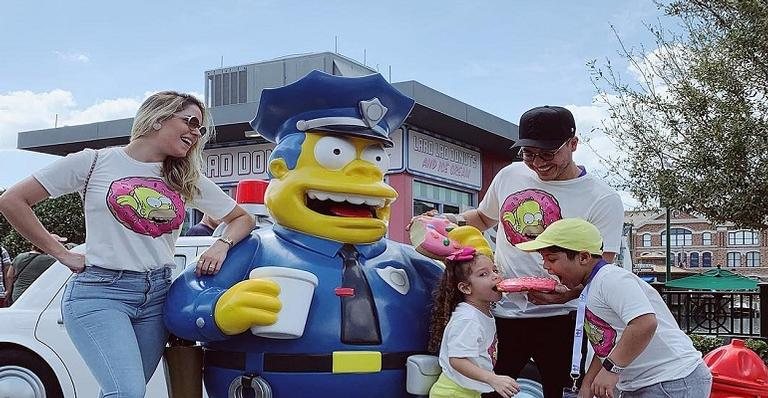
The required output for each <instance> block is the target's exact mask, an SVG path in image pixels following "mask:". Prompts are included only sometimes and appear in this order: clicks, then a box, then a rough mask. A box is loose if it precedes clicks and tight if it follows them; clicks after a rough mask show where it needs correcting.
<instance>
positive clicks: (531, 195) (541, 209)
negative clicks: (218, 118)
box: [499, 189, 563, 245]
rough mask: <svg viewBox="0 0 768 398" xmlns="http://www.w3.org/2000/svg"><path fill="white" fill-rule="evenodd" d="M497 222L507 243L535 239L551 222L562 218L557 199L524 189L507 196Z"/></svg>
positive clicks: (538, 190)
mask: <svg viewBox="0 0 768 398" xmlns="http://www.w3.org/2000/svg"><path fill="white" fill-rule="evenodd" d="M499 213H500V217H499V220H500V221H501V225H502V226H503V227H504V235H505V236H506V237H507V240H508V241H509V243H511V244H513V245H516V244H518V243H522V242H527V241H529V240H532V239H536V237H537V236H539V234H541V233H542V232H544V229H546V228H547V226H549V224H552V223H553V222H555V221H557V220H559V219H561V218H563V216H562V214H561V212H560V204H559V203H557V199H555V197H554V196H552V195H550V194H549V193H547V192H544V191H542V190H540V189H524V190H522V191H518V192H515V193H513V194H512V195H509V196H507V199H506V200H504V203H503V204H502V205H501V210H500V212H499Z"/></svg>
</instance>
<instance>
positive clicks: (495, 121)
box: [18, 52, 517, 242]
mask: <svg viewBox="0 0 768 398" xmlns="http://www.w3.org/2000/svg"><path fill="white" fill-rule="evenodd" d="M314 69H317V70H320V71H323V72H326V73H332V74H334V75H339V76H363V75H368V74H371V73H376V71H375V70H374V69H371V68H370V67H368V66H366V65H363V64H361V63H359V62H357V61H355V60H352V59H349V58H346V57H344V56H341V55H339V54H335V53H328V52H324V53H316V54H309V55H300V56H291V57H284V58H279V59H275V60H270V61H265V62H258V63H253V64H247V65H240V66H233V67H226V68H219V69H214V70H209V71H206V72H205V82H204V92H205V103H206V105H208V106H209V107H210V110H211V114H212V115H213V122H214V124H215V127H216V137H215V139H214V140H212V142H210V143H209V144H208V146H207V147H206V149H205V150H204V152H203V168H204V170H203V171H204V173H205V175H206V176H208V177H209V178H211V179H212V180H213V181H214V182H216V183H217V184H219V185H220V186H221V187H222V188H223V189H224V190H225V191H226V192H229V193H230V195H232V196H234V194H235V192H234V191H235V187H236V185H237V183H238V181H240V180H243V179H254V178H255V179H268V178H269V176H268V175H267V162H268V160H269V156H270V154H271V153H272V149H273V148H274V144H273V143H271V142H268V141H266V140H265V139H264V138H262V137H260V136H259V135H258V134H257V133H256V132H254V131H252V129H251V126H250V124H249V122H250V121H251V120H252V119H253V117H254V115H255V114H256V110H257V109H258V105H259V97H260V94H261V89H263V88H269V87H280V86H284V85H287V84H290V83H293V82H295V81H297V80H299V79H300V78H301V77H303V76H304V75H306V74H307V73H309V72H310V71H312V70H314ZM385 77H386V76H385ZM392 85H393V86H395V87H396V88H397V89H398V90H400V91H401V92H402V93H403V94H405V95H407V96H409V97H411V98H413V99H414V100H415V101H416V105H415V107H414V109H413V111H412V112H411V114H410V115H409V116H408V118H407V119H406V121H405V124H404V125H403V127H401V128H400V129H398V130H396V131H395V132H394V133H392V135H391V136H390V138H391V139H392V141H393V142H394V146H393V147H392V148H390V149H388V151H389V154H390V158H391V161H390V170H389V173H388V174H387V176H386V179H387V182H388V183H389V184H390V185H391V186H392V187H393V188H395V189H396V190H397V192H398V193H399V197H398V199H397V201H395V203H394V204H393V205H392V213H391V220H390V227H389V237H390V238H392V239H394V240H397V241H401V242H407V240H408V237H407V235H406V233H405V225H406V224H407V223H408V221H409V220H410V219H411V217H412V216H413V215H414V214H421V213H423V212H424V211H427V210H429V209H437V210H438V211H440V212H451V213H456V212H460V211H463V210H465V209H468V208H472V207H476V206H477V205H478V203H479V201H480V199H481V198H482V196H483V194H484V193H485V190H486V189H487V188H488V186H489V184H490V183H491V180H492V179H493V176H494V175H495V174H496V172H498V171H499V170H500V169H501V168H502V167H504V166H505V165H507V164H509V163H510V162H512V161H514V160H517V159H516V157H515V154H514V153H513V151H512V150H510V149H509V148H510V147H511V146H512V145H513V144H514V142H515V140H516V139H517V126H516V125H515V124H513V123H511V122H509V121H507V120H504V119H502V118H500V117H498V116H494V115H492V114H490V113H488V112H485V111H483V110H481V109H478V108H475V107H473V106H471V105H469V104H466V103H464V102H462V101H460V100H458V99H455V98H452V97H450V96H448V95H446V94H443V93H441V92H440V91H438V90H436V89H434V88H431V87H428V86H426V85H424V84H421V83H419V82H418V81H413V80H410V81H403V82H395V83H392ZM132 123H133V119H132V118H128V119H118V120H107V121H101V122H96V123H90V124H85V125H76V126H64V127H58V128H53V129H45V130H35V131H22V132H20V133H19V135H18V148H19V149H24V150H29V151H36V152H42V153H49V154H55V155H66V154H68V153H72V152H76V151H79V150H81V149H83V148H103V147H108V146H114V145H125V144H127V143H128V139H129V135H130V130H131V125H132ZM199 217H200V215H199V214H190V217H189V221H190V222H192V221H195V219H197V218H199Z"/></svg>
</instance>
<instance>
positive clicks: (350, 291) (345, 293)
mask: <svg viewBox="0 0 768 398" xmlns="http://www.w3.org/2000/svg"><path fill="white" fill-rule="evenodd" d="M333 292H334V293H336V295H337V296H339V297H353V296H354V295H355V289H354V288H352V287H337V288H336V289H333Z"/></svg>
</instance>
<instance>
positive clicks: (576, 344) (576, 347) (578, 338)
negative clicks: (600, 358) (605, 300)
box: [571, 260, 607, 386]
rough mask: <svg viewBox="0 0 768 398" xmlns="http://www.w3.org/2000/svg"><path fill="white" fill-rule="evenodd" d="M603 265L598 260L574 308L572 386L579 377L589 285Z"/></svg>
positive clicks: (602, 261) (601, 261)
mask: <svg viewBox="0 0 768 398" xmlns="http://www.w3.org/2000/svg"><path fill="white" fill-rule="evenodd" d="M605 264H607V263H606V262H605V260H600V261H599V262H598V263H597V264H595V267H594V268H592V272H591V273H590V274H589V277H588V278H587V281H586V282H585V286H584V290H582V291H581V294H579V305H578V307H577V308H576V328H575V329H574V331H573V350H572V351H571V378H572V379H573V383H574V386H575V385H576V380H577V379H578V378H579V376H580V375H581V343H582V339H583V338H584V315H585V314H586V312H587V297H588V295H589V284H590V282H592V279H593V278H594V277H595V275H597V272H598V271H600V268H603V266H604V265H605Z"/></svg>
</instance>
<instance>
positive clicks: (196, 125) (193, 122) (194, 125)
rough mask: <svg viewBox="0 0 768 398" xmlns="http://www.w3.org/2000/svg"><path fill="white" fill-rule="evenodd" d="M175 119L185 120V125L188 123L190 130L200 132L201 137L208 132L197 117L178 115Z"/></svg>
mask: <svg viewBox="0 0 768 398" xmlns="http://www.w3.org/2000/svg"><path fill="white" fill-rule="evenodd" d="M173 117H175V118H177V119H181V120H183V121H184V123H186V124H187V126H189V128H190V129H191V130H198V131H200V135H205V133H206V131H207V129H206V128H205V126H201V125H200V119H198V118H197V116H178V115H173Z"/></svg>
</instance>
